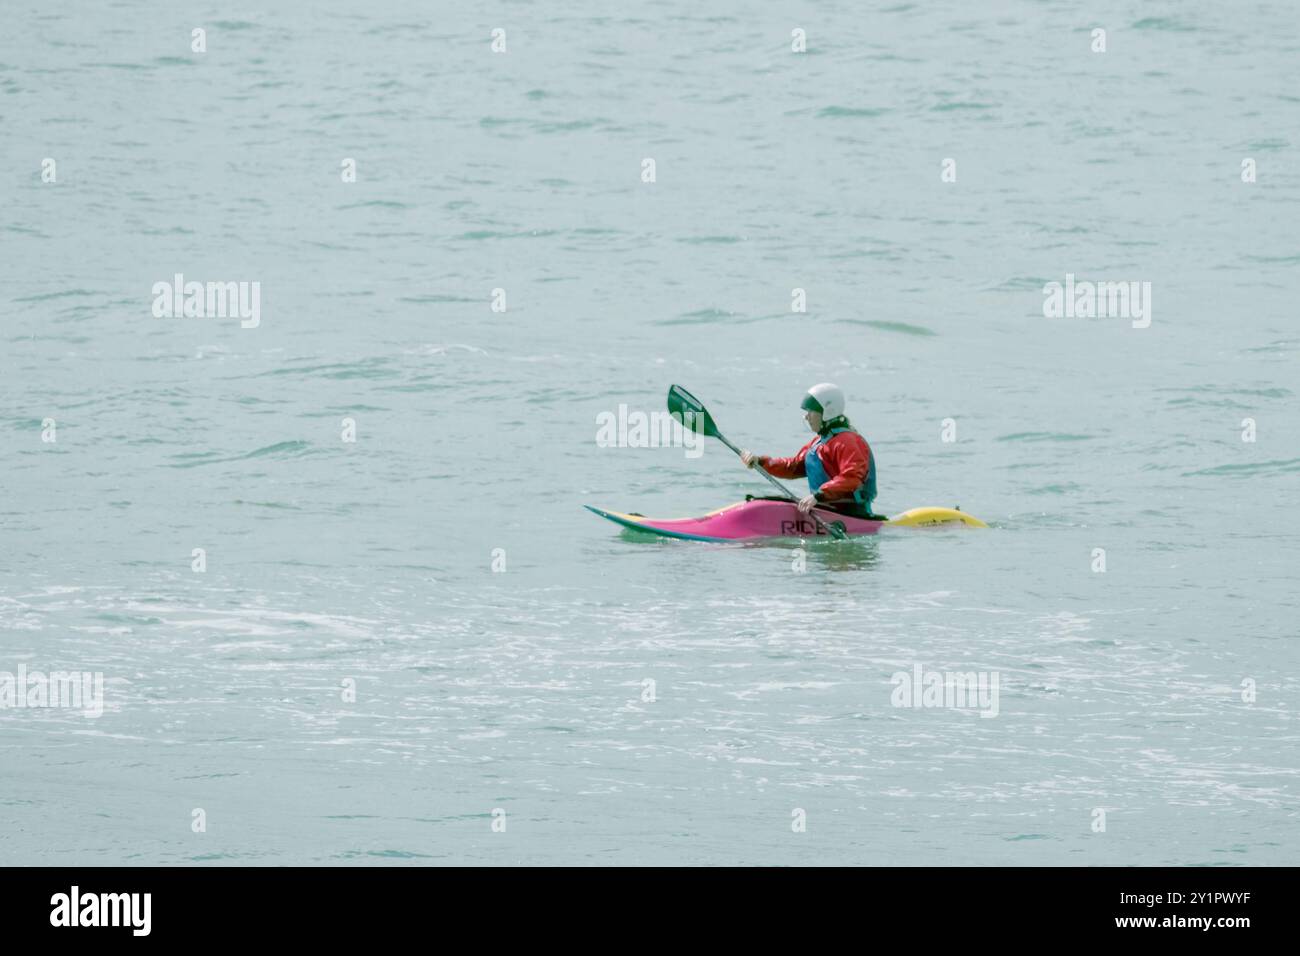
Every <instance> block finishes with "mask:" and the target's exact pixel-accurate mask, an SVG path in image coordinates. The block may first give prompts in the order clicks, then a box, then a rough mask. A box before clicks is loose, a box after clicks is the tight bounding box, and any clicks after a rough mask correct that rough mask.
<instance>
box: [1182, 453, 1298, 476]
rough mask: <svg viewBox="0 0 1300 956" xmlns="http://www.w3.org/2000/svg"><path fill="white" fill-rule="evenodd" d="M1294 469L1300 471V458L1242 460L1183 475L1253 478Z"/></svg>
mask: <svg viewBox="0 0 1300 956" xmlns="http://www.w3.org/2000/svg"><path fill="white" fill-rule="evenodd" d="M1293 471H1300V458H1286V459H1280V460H1273V461H1258V462H1241V463H1240V464H1234V465H1216V466H1215V467H1213V468H1202V469H1201V470H1199V471H1185V472H1183V477H1184V478H1193V477H1198V476H1201V475H1217V476H1221V477H1227V478H1251V477H1254V476H1255V475H1275V474H1287V473H1289V472H1293Z"/></svg>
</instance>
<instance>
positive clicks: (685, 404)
mask: <svg viewBox="0 0 1300 956" xmlns="http://www.w3.org/2000/svg"><path fill="white" fill-rule="evenodd" d="M668 414H669V415H672V416H673V418H675V419H677V420H678V421H679V422H681V423H682V427H683V428H690V429H692V430H694V431H696V432H699V433H700V434H701V435H708V436H709V437H710V438H717V437H719V433H718V426H717V425H715V424H713V416H712V415H710V414H709V410H708V409H707V408H705V407H704V405H703V404H701V402H700V400H699V399H698V398H696V397H695V396H694V395H692V394H691V393H690V392H688V391H686V389H684V388H682V387H681V386H680V385H674V386H673V387H672V388H670V389H668Z"/></svg>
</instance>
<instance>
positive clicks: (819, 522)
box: [714, 426, 844, 539]
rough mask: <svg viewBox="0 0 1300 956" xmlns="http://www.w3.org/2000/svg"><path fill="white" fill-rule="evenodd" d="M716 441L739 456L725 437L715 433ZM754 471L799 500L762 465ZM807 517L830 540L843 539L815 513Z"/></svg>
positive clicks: (836, 530)
mask: <svg viewBox="0 0 1300 956" xmlns="http://www.w3.org/2000/svg"><path fill="white" fill-rule="evenodd" d="M714 430H715V431H717V426H714ZM717 439H718V441H720V442H722V444H724V445H726V446H727V447H728V448H730V449H731V450H732V451H734V452H735V453H736V455H737V456H739V455H740V449H739V448H737V447H736V446H735V445H733V444H732V443H731V442H729V441H727V436H726V435H724V434H722V432H717ZM754 470H755V471H756V472H758V473H759V474H760V475H762V476H763V477H764V478H766V479H767V480H768V481H770V482H771V483H772V485H773V487H775V488H776V489H777V490H778V491H780V492H781V494H782V495H783V496H784V497H786V498H789V499H790V500H791V501H798V500H799V499H798V498H796V497H795V496H794V492H792V491H791V490H790V489H789V488H787V487H786V486H785V485H783V484H781V482H779V481H777V480H776V479H775V478H773V477H772V476H771V475H770V474H768V472H767V469H766V468H764V467H763V466H762V465H760V464H758V463H757V462H756V463H755V464H754ZM808 517H809V518H812V519H813V521H814V522H815V523H816V525H817V527H818V528H820V529H821V530H822V531H825V532H826V533H827V534H829V535H830V536H831V537H832V538H836V539H840V538H843V537H844V532H843V531H841V530H840V529H839V528H833V527H830V526H829V525H827V524H826V523H825V522H823V521H822V519H821V518H819V517H817V513H816V512H814V511H809V512H808Z"/></svg>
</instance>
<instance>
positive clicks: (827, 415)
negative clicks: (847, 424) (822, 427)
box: [799, 382, 844, 422]
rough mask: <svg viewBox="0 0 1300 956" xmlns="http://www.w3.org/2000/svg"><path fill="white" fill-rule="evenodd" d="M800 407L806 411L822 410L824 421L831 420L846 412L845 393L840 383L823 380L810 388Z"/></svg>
mask: <svg viewBox="0 0 1300 956" xmlns="http://www.w3.org/2000/svg"><path fill="white" fill-rule="evenodd" d="M799 407H800V408H802V409H803V410H804V411H806V412H821V413H822V421H824V422H829V421H831V420H832V419H836V418H839V417H840V416H841V415H843V414H844V393H843V392H841V391H840V387H839V386H838V385H832V384H831V383H830V382H821V383H820V384H818V385H814V386H813V387H812V388H810V389H808V394H807V395H805V396H804V398H803V404H802V405H800V406H799Z"/></svg>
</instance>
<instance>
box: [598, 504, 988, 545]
mask: <svg viewBox="0 0 1300 956" xmlns="http://www.w3.org/2000/svg"><path fill="white" fill-rule="evenodd" d="M583 507H585V508H586V509H587V510H588V511H591V512H594V513H595V514H598V515H600V516H601V517H602V518H608V519H609V520H610V521H613V522H615V523H616V524H620V525H622V526H623V527H625V528H631V529H633V530H635V531H645V532H649V533H650V534H657V535H662V536H664V537H668V538H684V539H686V540H689V541H744V540H747V539H752V538H781V537H786V538H812V537H818V536H820V537H830V533H829V532H828V531H827V530H826V525H827V524H828V523H829V522H832V521H833V522H837V523H838V524H839V525H841V526H842V527H843V529H844V533H845V534H846V535H865V534H875V533H876V532H877V531H879V530H880V529H881V528H882V527H884V526H885V525H898V526H900V527H904V528H930V527H938V526H942V525H966V526H967V527H971V528H987V527H988V525H986V524H985V523H984V522H983V521H980V519H979V518H976V517H974V516H973V515H968V514H966V513H965V512H964V511H958V510H957V509H956V508H913V509H912V510H911V511H904V512H903V513H902V514H900V515H898V516H896V517H894V518H879V519H876V518H854V517H851V516H849V515H844V514H840V513H839V512H837V511H832V510H830V509H828V508H814V509H813V510H814V511H815V512H817V514H818V515H819V516H820V517H821V519H822V520H821V521H819V522H814V521H813V520H811V519H810V518H809V517H808V516H806V515H802V514H800V513H799V510H798V509H797V508H796V507H795V506H794V504H793V503H792V502H788V501H776V500H773V499H770V498H766V499H765V498H755V499H752V500H749V501H740V502H737V503H736V504H734V505H727V506H726V507H725V508H719V509H717V510H716V511H710V512H709V513H708V514H706V515H701V516H700V517H698V518H647V517H646V516H645V515H639V514H625V513H623V512H621V511H605V510H603V509H601V508H594V507H592V506H591V505H584V506H583Z"/></svg>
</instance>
